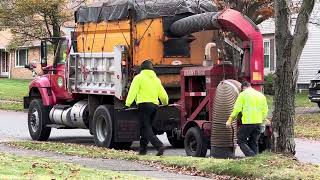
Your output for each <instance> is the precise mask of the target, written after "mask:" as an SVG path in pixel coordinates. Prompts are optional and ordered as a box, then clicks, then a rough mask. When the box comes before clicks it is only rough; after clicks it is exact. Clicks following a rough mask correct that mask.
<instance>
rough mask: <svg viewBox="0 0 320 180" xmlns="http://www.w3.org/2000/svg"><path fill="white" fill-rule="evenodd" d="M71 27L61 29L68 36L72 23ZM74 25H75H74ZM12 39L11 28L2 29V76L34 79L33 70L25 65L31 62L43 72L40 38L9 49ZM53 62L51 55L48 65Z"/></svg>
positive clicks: (0, 43) (0, 66)
mask: <svg viewBox="0 0 320 180" xmlns="http://www.w3.org/2000/svg"><path fill="white" fill-rule="evenodd" d="M69 24H70V27H63V28H62V29H61V30H62V31H63V33H64V34H65V35H66V36H70V35H71V31H73V29H74V28H73V27H72V26H71V25H73V24H72V23H69ZM73 26H74V25H73ZM11 40H12V34H11V33H10V31H9V30H6V31H0V78H12V79H33V76H32V72H31V71H30V70H29V69H26V68H25V67H24V66H25V65H26V64H29V63H33V64H36V65H37V68H36V69H35V71H36V72H38V73H39V72H41V71H42V70H41V64H40V59H41V54H40V52H41V51H40V44H41V43H40V40H37V41H32V42H29V43H27V44H25V45H23V46H19V47H18V48H17V49H14V50H11V49H8V47H9V44H10V42H11ZM52 62H53V56H51V58H50V57H49V60H48V65H51V64H52Z"/></svg>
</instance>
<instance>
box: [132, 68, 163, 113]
mask: <svg viewBox="0 0 320 180" xmlns="http://www.w3.org/2000/svg"><path fill="white" fill-rule="evenodd" d="M158 98H159V99H160V101H161V103H162V104H163V105H168V101H169V98H168V94H167V92H166V91H165V89H164V88H163V86H162V84H161V81H160V79H159V78H158V77H157V75H156V73H155V72H154V71H153V70H142V71H141V72H140V74H138V75H137V76H135V77H134V78H133V81H132V83H131V86H130V89H129V93H128V96H127V99H126V106H128V107H129V106H131V104H132V103H133V101H136V104H140V103H153V104H157V105H159V100H158Z"/></svg>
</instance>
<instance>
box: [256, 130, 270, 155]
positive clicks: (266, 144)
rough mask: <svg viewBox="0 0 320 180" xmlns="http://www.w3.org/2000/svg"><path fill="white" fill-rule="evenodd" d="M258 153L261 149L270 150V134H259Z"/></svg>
mask: <svg viewBox="0 0 320 180" xmlns="http://www.w3.org/2000/svg"><path fill="white" fill-rule="evenodd" d="M258 145H259V153H262V152H263V151H268V150H269V151H270V150H271V136H265V135H264V134H261V136H260V139H259V144H258Z"/></svg>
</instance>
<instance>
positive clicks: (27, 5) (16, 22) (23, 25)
mask: <svg viewBox="0 0 320 180" xmlns="http://www.w3.org/2000/svg"><path fill="white" fill-rule="evenodd" d="M83 2H84V1H83V0H73V1H67V0H1V1H0V25H1V28H2V29H10V30H11V32H12V34H13V35H14V41H15V42H17V43H18V44H23V43H25V42H28V41H33V40H38V39H41V38H44V37H47V38H51V37H60V36H61V26H62V25H63V24H64V23H65V22H67V21H70V20H72V19H73V10H74V8H76V7H77V6H78V5H80V4H81V3H83ZM53 43H55V42H53Z"/></svg>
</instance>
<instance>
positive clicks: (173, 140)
mask: <svg viewBox="0 0 320 180" xmlns="http://www.w3.org/2000/svg"><path fill="white" fill-rule="evenodd" d="M166 133H167V138H168V141H169V142H170V144H171V146H172V147H174V148H183V147H184V140H183V139H181V140H178V138H177V135H176V134H174V133H173V132H170V131H167V132H166Z"/></svg>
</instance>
